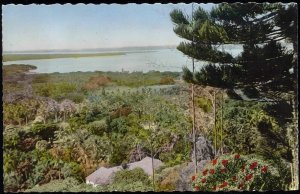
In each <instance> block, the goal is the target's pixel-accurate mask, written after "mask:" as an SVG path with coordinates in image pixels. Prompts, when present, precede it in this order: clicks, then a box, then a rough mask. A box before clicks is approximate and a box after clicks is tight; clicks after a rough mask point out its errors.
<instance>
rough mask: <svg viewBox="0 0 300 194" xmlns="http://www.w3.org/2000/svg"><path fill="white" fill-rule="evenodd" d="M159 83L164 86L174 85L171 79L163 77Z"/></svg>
mask: <svg viewBox="0 0 300 194" xmlns="http://www.w3.org/2000/svg"><path fill="white" fill-rule="evenodd" d="M159 83H160V84H164V85H166V84H174V83H175V81H174V79H173V78H171V77H167V76H165V77H162V78H161V79H160V81H159Z"/></svg>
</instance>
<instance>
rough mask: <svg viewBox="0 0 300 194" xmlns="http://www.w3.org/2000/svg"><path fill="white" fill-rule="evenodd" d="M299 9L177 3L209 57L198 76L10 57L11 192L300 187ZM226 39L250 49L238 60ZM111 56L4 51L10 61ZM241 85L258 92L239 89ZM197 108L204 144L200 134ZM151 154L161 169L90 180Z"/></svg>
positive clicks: (180, 22) (183, 29)
mask: <svg viewBox="0 0 300 194" xmlns="http://www.w3.org/2000/svg"><path fill="white" fill-rule="evenodd" d="M296 10H297V7H296V6H294V4H291V5H289V6H283V5H281V4H256V3H249V4H220V5H218V6H216V7H215V8H213V9H212V11H210V12H206V11H205V10H203V9H202V8H201V7H200V8H198V9H196V11H195V12H194V13H193V16H192V17H187V16H186V15H185V14H183V12H182V11H180V10H174V11H172V12H171V14H170V16H171V19H172V21H173V23H174V32H175V33H176V34H177V35H179V36H180V37H182V38H184V39H186V40H188V41H191V42H182V43H181V44H180V45H179V46H178V50H180V51H181V52H183V53H184V54H185V55H188V56H189V57H193V58H195V59H197V60H205V61H209V64H208V65H207V66H205V67H203V68H202V69H200V70H199V72H196V73H194V72H191V71H189V70H188V68H184V69H183V79H184V80H185V81H186V82H187V83H182V82H181V81H180V80H179V78H180V77H179V76H180V74H179V73H173V72H157V71H151V72H148V73H143V72H132V73H128V72H100V71H97V72H85V73H84V72H72V73H51V74H28V73H27V72H28V71H29V70H32V69H35V67H34V66H28V65H8V66H3V74H4V79H3V88H4V96H3V110H4V112H3V126H4V130H3V146H4V147H3V148H4V149H3V169H4V190H5V191H6V192H18V191H29V192H30V191H37V192H43V191H73V192H86V191H91V192H100V191H152V190H155V191H173V190H176V189H177V188H179V186H180V188H183V187H184V188H187V187H188V188H190V189H192V190H194V191H214V190H217V191H228V190H237V191H241V190H248V191H252V190H258V191H265V190H291V189H295V188H297V177H298V174H297V173H298V167H297V166H296V164H297V162H298V153H297V147H296V146H297V145H298V139H297V137H298V136H297V135H298V128H297V110H296V108H295V107H296V104H297V103H296V98H297V93H293V92H295V88H294V85H296V84H295V79H294V78H295V75H296V73H297V63H296V61H297V49H296V48H297V43H296V39H297V37H296V36H295V30H294V28H295V25H296V23H297V21H296V19H295V17H293V16H295V11H296ZM261 14H265V16H263V17H258V16H261ZM266 21H272V22H266ZM274 29H276V30H275V31H274ZM270 34H271V35H270ZM272 34H273V35H274V34H275V36H273V35H272ZM281 39H285V40H287V41H291V43H292V44H293V46H294V51H287V50H286V49H285V47H284V46H283V45H281V44H279V42H278V41H279V40H281ZM227 43H242V44H243V45H244V47H243V52H242V53H241V54H240V55H239V56H237V57H233V56H231V55H230V54H229V53H226V52H224V51H220V49H219V50H218V49H217V47H216V45H222V44H227ZM262 43H264V44H262ZM116 54H124V53H113V55H116ZM110 55H112V53H101V54H82V55H81V54H61V55H57V54H53V55H5V56H4V60H24V59H44V58H49V57H50V58H51V57H53V58H60V57H84V56H89V57H91V56H94V57H96V56H110ZM290 69H293V73H290V71H289V70H290ZM191 83H192V84H197V85H199V86H195V89H194V87H192V88H193V89H192V91H193V92H192V93H193V94H194V93H195V103H190V100H191V99H192V98H190V97H189V86H190V85H191ZM237 88H239V89H241V91H242V92H243V93H244V94H245V95H246V96H247V97H248V98H250V100H245V98H244V97H243V96H239V95H238V94H237V93H235V91H236V90H235V89H237ZM186 91H187V92H186ZM220 94H221V95H222V96H221V97H220ZM226 94H227V95H226ZM218 95H219V97H218ZM193 105H194V107H193ZM194 108H195V110H196V114H195V115H197V117H196V118H195V126H196V128H198V129H197V130H196V133H197V136H198V135H199V137H201V138H198V142H197V144H196V142H193V141H192V138H191V129H192V126H193V125H192V119H191V117H192V115H193V111H192V110H193V109H194ZM198 117H199V118H198ZM199 123H200V124H199ZM204 141H205V142H207V143H206V144H205V143H203V142H204ZM193 143H195V144H194V145H195V146H200V149H199V151H197V152H196V153H198V154H199V155H201V156H200V158H201V161H199V168H201V169H200V170H201V171H200V172H199V173H198V174H195V175H194V176H192V175H193V164H194V162H191V161H192V160H191V156H192V148H193ZM210 143H211V144H213V146H212V145H208V144H210ZM202 145H205V146H206V147H205V146H203V147H202ZM202 148H203V149H202ZM137 153H138V156H137ZM141 156H143V157H144V156H150V157H152V158H157V159H160V160H161V161H162V162H163V163H164V166H163V167H162V168H161V169H158V170H156V171H154V170H153V172H154V173H153V176H151V177H149V176H148V175H147V174H145V172H143V170H142V169H134V170H121V171H118V172H117V173H115V177H114V181H113V183H112V184H109V185H102V186H97V187H92V186H91V185H87V184H85V183H84V182H85V177H87V176H88V175H90V174H91V173H92V172H94V171H95V170H96V169H97V168H99V167H113V166H116V165H124V164H127V163H130V162H133V161H138V160H140V157H141ZM202 158H205V159H204V160H202ZM205 162H206V163H205ZM201 165H202V167H201ZM189 176H191V178H192V181H193V182H191V181H190V179H189Z"/></svg>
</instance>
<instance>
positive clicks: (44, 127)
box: [31, 124, 59, 141]
mask: <svg viewBox="0 0 300 194" xmlns="http://www.w3.org/2000/svg"><path fill="white" fill-rule="evenodd" d="M58 129H59V127H58V126H57V125H55V124H34V125H33V126H32V128H31V131H32V132H33V133H35V134H37V135H39V136H40V137H41V138H42V139H44V140H47V141H48V140H49V138H51V139H53V138H54V132H55V131H57V130H58Z"/></svg>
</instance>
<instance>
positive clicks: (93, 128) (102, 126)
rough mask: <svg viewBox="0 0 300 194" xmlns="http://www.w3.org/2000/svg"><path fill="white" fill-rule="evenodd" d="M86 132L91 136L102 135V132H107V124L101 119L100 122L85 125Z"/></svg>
mask: <svg viewBox="0 0 300 194" xmlns="http://www.w3.org/2000/svg"><path fill="white" fill-rule="evenodd" d="M87 129H88V131H90V132H91V133H92V134H95V135H99V136H101V135H103V133H104V132H106V130H107V124H106V121H105V119H102V120H100V121H94V122H91V123H89V124H88V125H87Z"/></svg>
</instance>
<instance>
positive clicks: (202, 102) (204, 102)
mask: <svg viewBox="0 0 300 194" xmlns="http://www.w3.org/2000/svg"><path fill="white" fill-rule="evenodd" d="M196 104H197V105H198V106H199V107H200V108H201V109H202V110H203V111H204V112H205V113H207V112H210V111H211V110H212V107H213V105H212V102H211V100H209V99H207V98H204V97H197V98H196Z"/></svg>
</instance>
